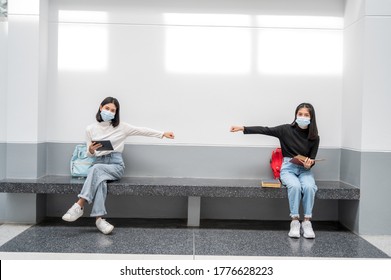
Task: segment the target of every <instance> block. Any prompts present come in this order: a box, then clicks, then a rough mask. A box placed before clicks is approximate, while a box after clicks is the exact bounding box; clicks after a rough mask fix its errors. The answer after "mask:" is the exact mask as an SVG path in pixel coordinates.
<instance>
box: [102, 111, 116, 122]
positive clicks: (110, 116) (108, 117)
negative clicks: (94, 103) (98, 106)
mask: <svg viewBox="0 0 391 280" xmlns="http://www.w3.org/2000/svg"><path fill="white" fill-rule="evenodd" d="M100 116H101V117H102V120H103V121H104V122H108V121H111V120H112V119H114V117H115V114H114V113H112V112H110V111H107V110H102V111H100Z"/></svg>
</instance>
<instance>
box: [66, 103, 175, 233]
mask: <svg viewBox="0 0 391 280" xmlns="http://www.w3.org/2000/svg"><path fill="white" fill-rule="evenodd" d="M119 113H120V105H119V102H118V100H117V99H116V98H114V97H107V98H105V99H104V100H103V101H102V103H101V104H100V106H99V110H98V112H97V114H96V120H97V123H94V124H91V125H89V126H88V127H87V129H86V132H87V146H88V152H87V154H88V156H90V157H96V160H95V163H94V165H93V166H92V167H91V168H90V170H89V172H88V176H87V179H86V181H85V182H84V185H83V188H82V190H81V192H80V194H79V195H78V197H79V200H78V201H77V202H76V203H75V204H74V205H73V206H72V207H71V208H70V209H69V210H68V211H67V212H66V213H65V215H64V216H63V217H62V219H63V220H64V221H67V222H73V221H76V220H77V219H78V218H80V217H81V216H82V215H83V208H84V204H85V203H86V202H88V203H92V202H93V203H94V204H93V207H92V211H91V217H96V226H97V228H98V229H99V230H100V231H101V232H103V233H104V234H109V233H110V232H112V230H113V229H114V226H113V225H111V224H109V223H108V222H107V221H106V220H105V219H103V218H102V216H104V215H106V214H107V212H106V208H105V201H106V196H107V181H108V180H119V179H120V178H121V177H122V176H123V174H124V168H125V165H124V162H123V159H122V151H123V150H124V145H125V140H126V138H127V137H128V136H135V135H140V136H148V137H157V138H163V137H166V138H170V139H173V138H174V133H172V132H160V131H157V130H153V129H150V128H145V127H135V126H132V125H130V124H127V123H124V122H120V114H119ZM99 140H110V142H111V144H112V146H113V150H110V151H100V150H99V148H101V147H102V145H101V144H99V143H96V142H94V141H99Z"/></svg>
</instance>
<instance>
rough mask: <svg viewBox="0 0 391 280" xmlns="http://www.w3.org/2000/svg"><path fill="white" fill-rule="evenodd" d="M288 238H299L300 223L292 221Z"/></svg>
mask: <svg viewBox="0 0 391 280" xmlns="http://www.w3.org/2000/svg"><path fill="white" fill-rule="evenodd" d="M288 236H289V237H292V238H299V237H300V222H299V221H298V220H292V222H291V230H290V231H289V233H288Z"/></svg>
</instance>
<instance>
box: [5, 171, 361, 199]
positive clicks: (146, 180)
mask: <svg viewBox="0 0 391 280" xmlns="http://www.w3.org/2000/svg"><path fill="white" fill-rule="evenodd" d="M260 182H261V180H255V179H203V178H163V177H162V178H155V177H124V178H122V179H121V180H119V181H112V182H109V183H108V193H109V194H111V195H134V196H182V197H191V196H195V197H259V198H286V197H287V191H286V188H284V187H282V188H262V187H260ZM83 183H84V179H79V178H72V177H70V176H44V177H41V178H39V179H4V180H1V181H0V192H3V193H36V194H78V193H79V192H80V190H81V188H82V186H83ZM316 183H317V186H318V191H317V193H316V198H317V199H343V200H359V198H360V189H359V188H357V187H355V186H351V185H348V184H346V183H343V182H340V181H317V182H316Z"/></svg>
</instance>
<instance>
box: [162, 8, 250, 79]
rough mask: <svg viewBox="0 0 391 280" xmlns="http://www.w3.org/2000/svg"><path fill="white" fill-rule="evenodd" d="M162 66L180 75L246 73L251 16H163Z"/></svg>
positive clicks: (248, 65) (248, 59)
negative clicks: (164, 28)
mask: <svg viewBox="0 0 391 280" xmlns="http://www.w3.org/2000/svg"><path fill="white" fill-rule="evenodd" d="M164 21H165V23H166V24H168V25H171V26H169V27H167V31H166V43H165V65H166V69H167V71H168V72H174V73H181V74H246V73H249V72H250V70H251V52H252V50H251V31H250V30H249V29H248V28H242V27H243V26H248V25H249V23H250V17H249V16H244V15H215V14H213V15H212V14H207V15H206V14H165V15H164Z"/></svg>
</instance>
